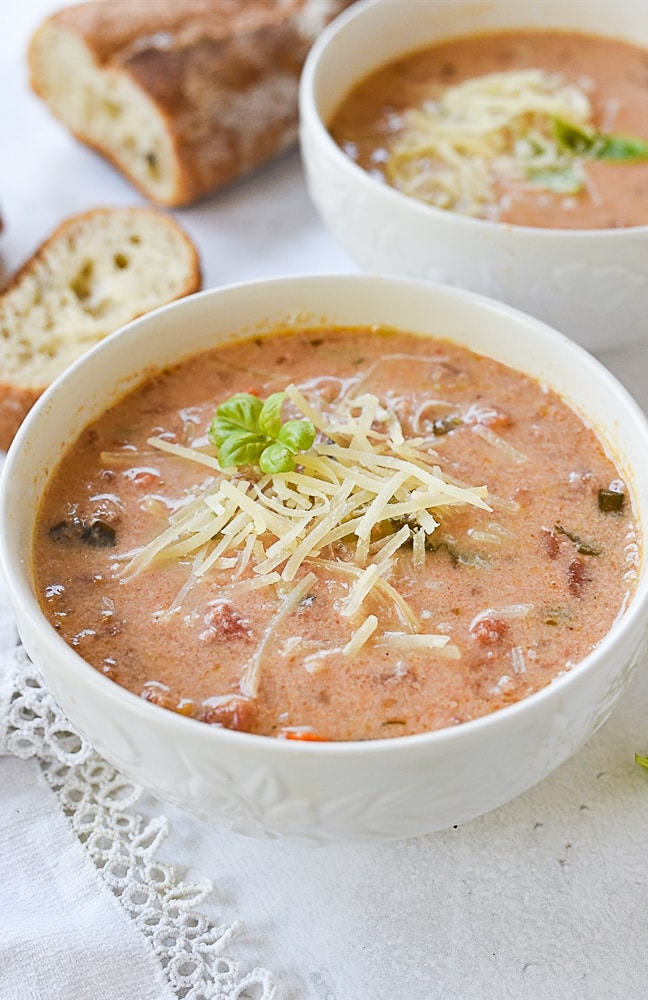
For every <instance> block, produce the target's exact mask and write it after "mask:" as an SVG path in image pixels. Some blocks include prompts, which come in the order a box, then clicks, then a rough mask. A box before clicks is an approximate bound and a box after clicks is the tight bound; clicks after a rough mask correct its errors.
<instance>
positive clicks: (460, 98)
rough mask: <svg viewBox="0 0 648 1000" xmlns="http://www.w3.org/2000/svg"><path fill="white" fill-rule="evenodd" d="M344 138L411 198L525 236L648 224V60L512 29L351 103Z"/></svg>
mask: <svg viewBox="0 0 648 1000" xmlns="http://www.w3.org/2000/svg"><path fill="white" fill-rule="evenodd" d="M330 130H331V134H332V136H333V138H334V139H335V141H336V142H337V143H338V144H339V145H340V146H341V148H342V149H343V150H344V151H345V152H346V153H347V154H348V155H349V156H350V157H351V158H352V159H353V160H355V161H356V162H357V163H358V164H359V165H360V166H362V167H363V168H364V169H365V170H368V171H369V172H371V173H372V174H374V175H376V176H377V177H379V178H381V179H383V180H385V181H386V182H387V183H388V184H391V185H392V186H393V187H395V188H397V189H399V190H400V191H403V192H404V193H405V194H408V195H411V196H412V197H414V198H418V199H420V200H421V201H424V202H427V203H429V204H431V205H434V206H435V207H437V208H442V209H448V210H450V211H455V212H459V213H461V214H464V215H471V216H476V217H479V218H484V219H490V220H492V221H500V222H509V223H515V224H518V225H523V226H545V227H554V228H559V229H607V228H617V227H623V226H636V225H645V224H646V223H648V162H646V161H648V51H647V50H646V49H643V48H639V47H637V46H634V45H631V44H629V43H626V42H623V41H620V40H618V39H613V38H604V37H598V36H590V35H583V34H576V33H569V32H559V31H510V32H498V33H492V34H490V33H489V34H483V35H474V36H471V37H464V38H458V39H453V40H450V41H446V42H443V43H439V44H437V45H434V46H432V47H430V48H427V49H423V50H421V51H418V52H414V53H411V54H409V55H406V56H404V57H402V58H400V59H398V60H397V61H395V62H393V63H390V64H388V65H387V66H385V67H383V68H381V69H379V70H378V71H377V72H375V73H373V74H372V75H371V76H370V77H369V78H368V79H366V80H364V81H363V82H362V83H361V84H360V85H358V86H357V87H356V88H355V89H354V90H353V91H352V92H351V93H350V94H349V95H348V97H347V98H346V99H345V100H344V101H343V102H342V104H341V106H340V107H339V109H338V110H337V112H336V114H335V116H334V118H333V120H332V122H331V124H330Z"/></svg>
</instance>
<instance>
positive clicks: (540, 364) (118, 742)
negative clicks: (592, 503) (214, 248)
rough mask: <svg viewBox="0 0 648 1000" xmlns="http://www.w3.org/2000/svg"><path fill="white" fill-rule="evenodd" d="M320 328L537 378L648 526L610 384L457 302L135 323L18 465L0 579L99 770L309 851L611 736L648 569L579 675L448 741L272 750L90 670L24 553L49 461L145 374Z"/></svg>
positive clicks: (626, 402) (0, 500)
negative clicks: (395, 339) (478, 358)
mask: <svg viewBox="0 0 648 1000" xmlns="http://www.w3.org/2000/svg"><path fill="white" fill-rule="evenodd" d="M323 318H325V320H326V321H330V322H332V323H337V324H351V325H363V324H371V323H384V324H387V325H388V326H393V327H399V328H402V329H405V330H414V331H417V332H420V333H422V334H437V335H442V336H444V337H450V338H452V339H454V340H456V341H457V342H459V343H462V344H466V345H467V346H468V347H470V348H472V349H475V350H477V351H480V352H482V353H487V354H489V355H491V356H492V357H494V358H496V359H498V360H500V361H503V362H505V363H508V364H510V365H513V366H515V367H517V368H520V369H522V370H524V371H526V372H528V373H530V374H531V375H534V376H536V377H537V378H539V379H542V380H543V381H544V382H546V383H547V384H549V385H550V386H552V387H553V388H555V389H556V390H557V391H558V392H559V393H560V394H561V395H562V396H563V397H564V398H566V399H567V400H569V401H570V402H571V403H572V404H573V405H574V406H575V407H576V408H577V409H578V410H579V411H580V412H581V413H582V414H583V415H584V416H585V417H586V419H588V420H590V421H591V422H592V423H593V424H594V425H595V426H596V427H597V429H598V431H599V433H600V434H601V436H602V437H603V438H604V439H605V440H606V441H607V442H608V443H609V446H610V447H611V449H612V450H613V452H614V453H615V454H616V455H617V456H618V460H619V462H620V464H621V467H622V469H623V472H624V475H625V477H626V478H627V480H628V482H629V485H630V487H631V489H632V492H633V493H634V496H635V498H636V501H637V506H638V509H639V513H640V515H641V517H642V519H643V524H644V525H648V464H647V463H646V462H645V455H646V454H648V426H647V422H646V420H645V418H644V416H643V414H642V413H641V411H640V410H639V408H638V407H637V405H636V404H635V403H634V402H633V401H632V399H631V398H630V396H629V395H628V394H627V393H626V392H625V390H624V389H623V388H622V387H621V386H620V385H619V384H618V382H616V380H615V379H614V378H613V377H612V376H611V375H610V374H609V373H608V372H607V371H606V370H605V369H604V368H603V367H602V366H600V364H599V363H598V362H596V361H595V360H594V359H593V358H592V357H591V356H590V355H588V354H587V353H586V352H584V351H583V350H581V349H580V348H579V347H577V346H576V345H575V344H574V343H573V342H572V341H570V340H568V339H567V338H565V337H563V336H561V335H560V334H558V333H555V332H554V331H552V330H550V329H548V328H547V327H545V326H544V325H543V324H541V323H540V322H538V321H537V320H534V319H531V318H529V317H526V316H524V315H522V314H520V313H518V312H516V311H514V310H512V309H510V308H508V307H506V306H502V305H499V304H497V303H495V302H491V301H488V300H485V299H482V298H480V297H479V296H475V295H472V294H470V293H467V292H464V291H460V290H458V289H451V288H447V287H445V286H440V285H434V284H432V283H427V282H418V281H412V280H409V279H397V278H374V277H368V276H353V275H346V276H342V277H332V276H325V275H320V276H316V277H301V278H300V277H297V278H284V279H274V280H269V281H259V282H252V283H247V284H240V285H234V286H231V287H227V288H222V289H216V290H213V291H207V292H203V293H201V294H198V295H195V296H191V297H189V298H186V299H183V300H181V301H180V302H176V303H174V304H172V305H169V306H166V307H164V308H162V309H160V310H158V311H156V312H153V313H151V314H149V315H147V316H145V317H144V318H142V319H139V320H136V321H135V322H134V323H132V324H130V325H129V326H128V327H126V328H124V329H123V330H122V331H120V332H118V333H116V334H114V335H113V336H111V337H109V338H108V339H107V340H105V341H104V342H103V343H101V344H99V345H98V346H97V347H96V348H94V349H93V350H92V351H90V353H88V354H87V355H86V356H85V357H84V358H82V359H81V360H80V361H79V362H77V363H76V364H75V365H73V366H72V367H71V368H70V369H69V370H68V371H67V372H66V373H65V374H64V375H63V377H62V378H60V379H59V380H58V381H57V382H56V384H55V385H54V386H52V387H51V389H50V390H49V391H48V392H47V393H46V394H45V396H44V397H43V398H42V399H41V400H40V401H39V403H38V404H37V405H36V407H35V408H34V409H33V411H32V412H31V413H30V415H29V416H28V417H27V420H26V421H25V423H24V425H23V426H22V428H21V430H20V432H19V434H18V436H17V437H16V440H15V442H14V444H13V445H12V447H11V449H10V452H9V455H8V458H7V461H6V465H5V470H4V476H3V481H2V489H1V493H0V527H1V537H2V546H1V553H2V560H1V561H2V567H3V569H4V573H5V575H6V578H7V581H8V585H9V593H10V598H11V602H12V606H13V609H14V612H15V616H16V621H17V624H18V629H19V631H20V634H21V636H22V639H23V642H24V644H25V647H26V649H27V652H28V653H29V655H30V656H31V657H32V659H33V660H34V661H35V663H36V664H37V665H38V666H39V667H40V669H41V671H42V673H43V677H44V679H45V682H46V684H47V686H48V687H49V689H50V690H51V692H52V693H53V695H54V697H55V698H56V700H57V701H58V702H59V704H60V705H61V707H62V708H63V710H64V711H65V712H66V713H67V715H68V717H69V718H70V720H71V721H72V722H73V723H74V725H75V726H76V727H77V728H78V729H79V730H80V731H81V732H82V733H83V734H84V735H85V736H86V737H87V738H88V739H89V740H90V741H91V742H92V743H93V744H94V746H95V747H96V748H97V750H98V751H99V752H100V753H101V754H103V755H104V756H105V757H106V758H107V759H108V760H110V761H112V762H113V763H114V764H115V765H116V766H117V767H119V768H121V770H122V771H124V772H125V773H126V774H127V775H129V776H130V777H131V778H132V779H134V780H135V781H136V782H138V783H140V784H141V785H143V786H145V787H146V788H148V789H150V790H151V791H153V792H154V793H155V794H156V795H158V796H159V797H160V798H162V799H166V800H170V801H172V802H174V803H177V804H179V805H180V806H184V807H185V808H187V809H188V810H190V811H192V812H194V813H196V814H197V815H199V816H201V817H204V818H207V819H210V820H213V821H215V822H216V823H218V824H220V825H225V826H228V827H231V828H233V829H234V830H237V831H240V832H242V833H246V834H252V835H255V836H266V837H288V838H293V839H298V840H301V841H311V842H314V843H327V842H331V841H336V840H368V839H387V838H396V837H407V836H413V835H416V834H421V833H424V832H426V831H432V830H435V829H439V828H442V827H447V826H449V825H451V824H454V823H463V822H464V821H466V820H469V819H471V818H472V817H474V816H477V815H479V814H481V813H484V812H486V811H488V810H490V809H493V808H494V807H496V806H498V805H500V804H502V803H504V802H506V801H507V800H509V799H511V798H513V797H514V796H516V795H518V794H519V793H520V792H523V791H524V790H525V789H527V788H529V787H530V786H531V785H533V784H534V783H535V782H537V781H539V780H540V779H541V778H543V777H544V776H545V775H547V774H548V773H549V772H550V771H552V770H553V769H554V768H555V767H557V766H558V765H559V764H561V763H562V762H563V761H564V760H565V759H566V758H567V757H569V756H570V754H572V753H574V751H575V750H577V749H578V748H579V747H580V746H581V744H582V743H583V742H584V741H585V740H586V739H587V738H588V737H589V736H591V734H592V733H593V732H594V731H595V729H596V728H597V727H598V726H599V725H600V724H601V723H602V722H603V721H604V719H605V718H606V717H607V715H608V714H609V712H610V711H611V709H612V706H613V705H614V703H615V701H616V699H617V698H618V697H619V695H620V694H621V692H622V690H623V689H624V687H625V685H626V683H627V681H628V679H629V677H630V675H631V672H632V669H633V667H634V665H635V664H636V662H637V659H638V657H639V655H640V653H641V651H642V649H643V644H644V634H645V630H646V620H647V618H648V573H647V572H646V565H645V563H644V565H642V568H641V574H640V577H641V578H640V581H639V585H638V589H637V592H636V596H635V597H634V599H633V601H632V603H631V605H630V607H629V609H628V611H627V612H626V614H625V615H624V617H623V618H622V619H621V620H620V621H619V622H618V623H617V624H615V626H614V627H613V628H612V630H611V631H610V633H609V634H608V636H607V637H606V638H605V639H604V640H603V641H602V642H601V644H600V646H599V647H598V648H597V649H596V650H595V651H594V652H593V653H592V654H591V655H590V656H588V657H587V659H586V660H584V661H583V662H582V663H581V664H580V665H579V666H578V667H576V668H575V669H574V670H573V671H572V672H571V673H569V674H568V675H565V676H563V677H561V678H560V679H558V680H556V681H555V682H554V683H552V684H551V685H549V686H548V687H546V688H545V689H543V690H542V691H540V692H539V693H537V694H534V695H532V696H531V697H529V698H527V699H526V700H524V701H522V702H519V703H518V704H516V705H513V706H511V707H507V708H504V709H502V710H500V711H498V712H496V713H494V714H492V715H489V716H487V717H485V718H481V719H477V720H475V721H472V722H468V723H465V724H463V725H461V726H457V727H455V728H452V729H446V730H442V731H439V732H433V733H429V734H423V735H418V736H409V737H399V738H394V739H389V740H377V741H368V742H352V743H299V742H293V741H289V740H274V739H269V738H266V737H262V736H254V735H250V734H247V733H238V732H233V731H229V730H227V729H220V728H215V727H210V726H207V725H205V724H204V723H199V722H196V721H194V720H191V719H187V718H183V717H182V716H179V715H176V714H174V713H173V712H170V711H166V710H164V709H161V708H158V707H156V706H155V705H152V704H149V703H148V702H146V701H144V700H142V699H141V698H138V697H136V696H135V695H133V694H131V693H129V692H128V691H126V690H124V689H123V688H121V687H119V686H117V685H116V684H115V683H113V682H112V681H110V680H109V679H108V678H106V677H105V676H103V675H102V674H101V673H99V672H98V671H97V670H95V669H93V668H92V667H91V666H89V665H88V664H87V663H86V662H85V661H84V660H83V659H82V658H81V657H80V656H79V655H78V653H76V652H75V651H74V650H73V649H72V648H71V647H70V646H68V645H67V644H66V643H65V642H64V641H63V639H61V637H60V636H59V635H58V634H57V632H56V631H55V630H54V628H53V627H52V626H51V625H50V624H49V622H48V621H47V619H46V618H45V616H44V615H43V613H42V611H41V610H40V608H39V605H38V602H37V600H36V598H35V596H34V590H33V583H32V574H31V570H30V551H31V545H32V536H33V531H34V520H35V517H36V511H37V508H38V506H39V503H40V500H41V496H42V493H43V489H44V487H45V484H46V482H47V480H48V476H49V475H50V472H51V470H52V465H53V463H54V461H55V458H56V456H57V455H60V454H61V452H62V450H63V449H64V448H66V447H67V446H68V445H69V444H70V443H71V442H72V441H73V440H74V439H75V438H76V437H77V435H78V434H79V433H80V431H81V430H82V429H83V427H84V426H85V425H86V424H87V423H88V422H89V421H90V420H92V419H93V418H94V417H96V416H97V415H98V414H99V413H100V412H101V411H102V410H103V409H104V408H105V407H106V406H108V405H110V404H111V403H112V402H114V401H116V400H117V399H118V398H119V397H120V396H121V395H122V394H123V393H124V391H125V390H126V389H128V388H130V387H132V386H133V385H134V384H136V383H137V382H138V381H140V380H141V378H142V373H144V372H147V371H151V370H155V369H157V368H159V367H164V366H166V365H169V364H172V363H174V362H176V361H177V360H180V359H181V358H182V357H184V356H186V355H188V354H192V353H194V352H197V351H200V350H203V349H205V348H207V347H210V346H212V345H214V344H215V343H218V342H219V341H224V340H226V341H231V340H235V339H236V338H242V337H247V336H250V334H251V332H253V333H255V334H256V333H258V332H261V331H262V330H264V329H266V328H268V329H272V328H273V327H274V326H276V325H277V324H279V325H283V324H285V323H289V324H295V325H297V326H299V325H303V324H304V323H308V321H309V320H312V321H314V324H315V325H316V324H317V323H318V322H320V321H321V320H322V319H323ZM311 325H313V324H311ZM644 530H645V529H644Z"/></svg>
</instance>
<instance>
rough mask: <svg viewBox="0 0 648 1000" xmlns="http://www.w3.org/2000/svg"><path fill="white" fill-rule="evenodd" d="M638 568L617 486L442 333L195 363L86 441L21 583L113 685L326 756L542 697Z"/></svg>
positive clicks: (233, 354)
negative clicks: (335, 747)
mask: <svg viewBox="0 0 648 1000" xmlns="http://www.w3.org/2000/svg"><path fill="white" fill-rule="evenodd" d="M638 560H639V539H638V529H637V525H636V522H635V519H634V514H633V505H632V499H631V497H630V496H629V495H628V492H627V489H626V486H625V485H624V483H623V481H622V478H621V475H620V472H619V471H618V470H617V469H616V468H615V466H614V464H613V463H612V461H611V460H610V458H609V457H608V456H607V455H606V453H605V452H604V450H603V448H602V446H601V444H600V443H599V441H598V440H597V438H596V436H595V434H594V433H593V431H592V430H591V429H590V428H589V427H587V426H585V425H584V424H583V422H582V421H581V419H580V418H579V417H578V416H576V414H575V413H574V412H573V411H572V410H571V409H570V408H569V407H568V406H566V405H565V404H564V403H563V402H562V401H561V400H560V399H559V398H558V397H557V396H556V395H555V394H554V393H552V392H550V391H548V390H547V389H546V388H544V387H543V386H541V385H539V384H538V383H537V382H535V381H533V380H532V379H530V378H528V377H526V376H525V375H523V374H520V373H519V372H516V371H513V370H511V369H510V368H507V367H505V366H504V365H502V364H499V363H497V362H495V361H492V360H489V359H488V358H485V357H481V356H479V355H477V354H474V353H472V352H471V351H469V350H467V349H465V348H462V347H460V346H456V345H454V344H452V343H450V342H446V341H444V340H436V339H432V338H427V337H421V336H416V335H413V334H406V333H397V332H394V331H391V330H376V329H374V328H372V329H349V330H345V329H317V330H305V331H303V332H298V333H294V332H290V333H289V332H279V333H277V334H276V335H271V336H266V337H262V338H258V339H254V340H248V341H244V342H238V343H232V344H230V345H227V346H224V347H220V348H217V349H214V350H213V351H211V352H209V353H206V354H201V355H200V356H198V357H195V358H193V359H191V360H188V361H186V362H183V363H182V364H181V365H179V366H178V367H177V368H174V369H172V370H169V371H164V372H161V373H160V374H159V375H157V376H156V377H155V378H153V379H151V380H149V381H147V382H145V383H144V384H143V385H142V386H141V387H140V388H139V389H137V390H136V391H134V392H132V393H131V394H130V395H128V396H127V397H126V398H124V399H123V400H122V401H121V402H119V403H117V404H116V405H115V406H114V407H113V408H112V409H110V410H109V411H108V412H107V413H106V414H105V415H103V416H102V417H101V418H100V419H99V420H97V421H96V422H95V423H93V424H92V425H91V426H90V427H88V428H87V430H86V431H85V432H84V433H83V434H82V435H81V437H80V439H79V440H78V441H77V442H76V444H75V445H74V446H73V447H72V448H71V449H70V451H69V452H68V454H66V455H65V457H64V458H63V460H62V461H61V463H60V465H59V466H58V468H57V469H56V471H55V473H54V475H53V477H52V480H51V483H50V485H49V487H48V489H47V493H46V496H45V498H44V502H43V505H42V509H41V511H40V515H39V522H38V530H37V534H36V539H35V547H34V575H35V578H36V583H37V589H38V594H39V595H40V600H41V603H42V606H43V609H44V610H45V612H46V614H47V616H48V617H49V619H50V621H51V622H52V624H53V625H54V627H55V628H56V629H58V631H59V632H60V634H61V635H62V636H63V637H64V639H65V640H66V641H67V642H68V643H69V644H70V645H71V646H73V647H74V648H75V649H76V650H77V651H78V652H79V653H80V654H81V655H82V656H83V657H85V658H86V659H87V660H88V661H89V662H90V663H91V664H92V665H93V666H94V667H96V669H97V670H99V671H102V672H103V673H104V674H106V675H107V676H108V677H110V678H111V679H112V680H114V681H115V682H117V683H118V684H121V685H123V686H124V687H126V688H128V689H129V690H130V691H133V692H135V693H136V694H138V695H141V696H142V697H144V698H146V699H148V700H150V701H152V702H154V703H156V704H158V705H161V706H163V707H165V708H167V709H171V710H172V711H175V712H179V713H181V714H183V715H188V716H191V717H193V718H195V719H199V720H202V721H203V722H206V723H210V724H212V725H218V726H226V727H228V728H232V729H238V730H245V731H248V732H252V733H260V734H264V735H267V736H278V737H288V738H293V739H325V740H351V739H376V738H380V737H391V736H402V735H406V734H411V733H420V732H423V731H427V730H434V729H439V728H441V727H444V726H454V725H457V724H459V723H462V722H465V721H466V720H469V719H474V718H476V717H478V716H482V715H485V714H487V713H490V712H493V711H495V710H496V709H499V708H502V707H503V706H505V705H510V704H511V703H513V702H515V701H518V700H519V699H521V698H525V697H526V696H527V695H529V694H531V693H532V692H534V691H537V690H538V689H540V688H542V687H544V686H545V685H547V684H549V683H550V682H551V681H552V680H554V679H555V678H556V677H558V676H559V675H560V674H562V673H563V672H564V671H568V670H569V669H570V668H571V667H572V666H573V665H574V664H576V663H577V662H578V661H579V660H581V659H582V658H583V657H584V656H585V655H586V654H587V653H588V652H590V650H592V648H593V647H594V646H595V645H596V644H597V643H598V642H599V640H600V639H601V638H602V637H603V636H604V635H605V633H606V632H607V631H608V629H609V628H610V626H611V624H612V623H613V621H614V620H615V618H616V617H617V615H619V613H621V612H622V610H623V609H624V607H625V605H626V602H627V601H628V599H629V596H630V595H631V593H632V590H633V587H634V581H635V577H636V567H637V564H638Z"/></svg>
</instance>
